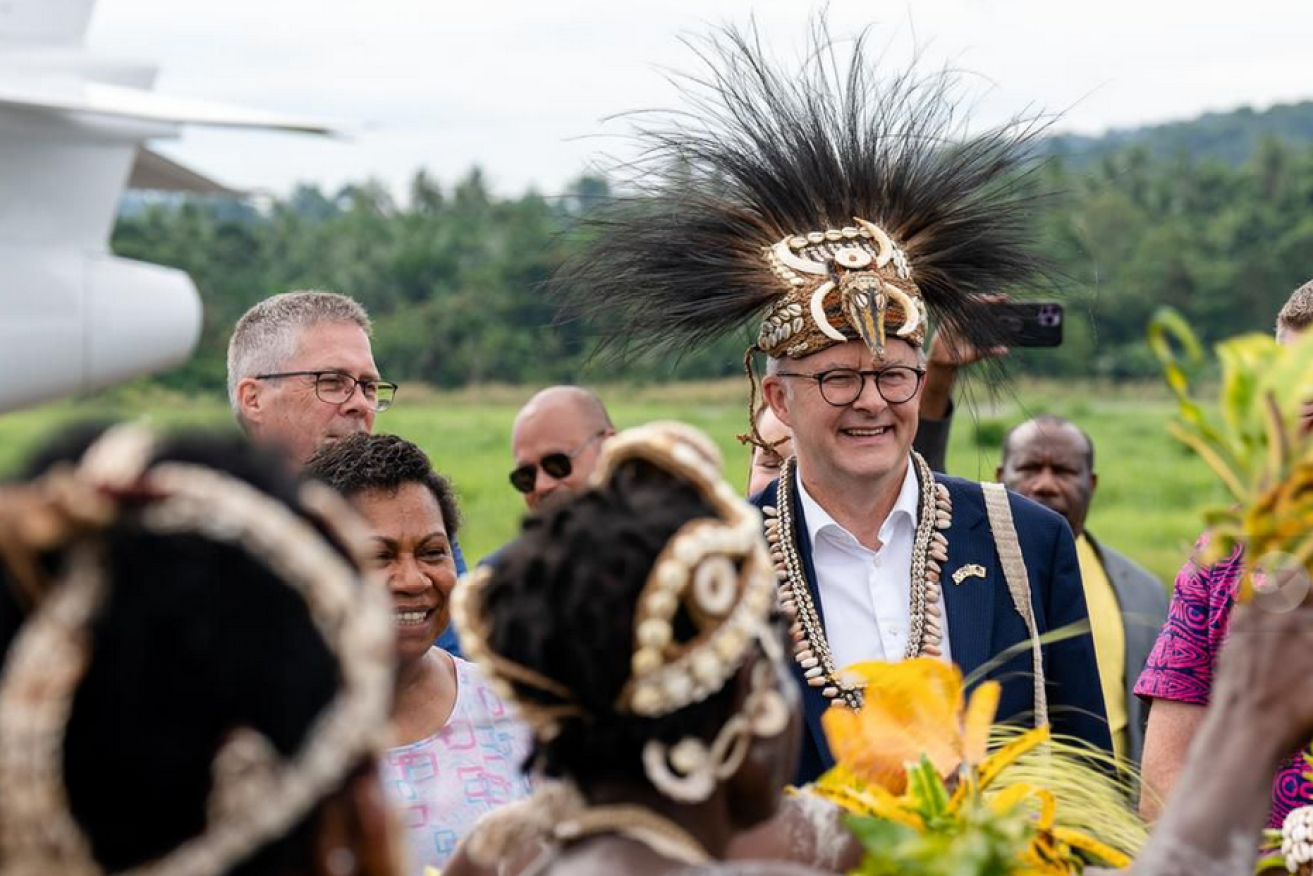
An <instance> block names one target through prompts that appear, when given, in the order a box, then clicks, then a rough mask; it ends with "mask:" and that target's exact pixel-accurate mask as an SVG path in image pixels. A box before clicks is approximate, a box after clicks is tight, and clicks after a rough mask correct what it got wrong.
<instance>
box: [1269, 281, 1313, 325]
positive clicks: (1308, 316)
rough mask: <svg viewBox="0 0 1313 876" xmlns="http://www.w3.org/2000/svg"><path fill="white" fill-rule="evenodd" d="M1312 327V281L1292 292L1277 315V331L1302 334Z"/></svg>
mask: <svg viewBox="0 0 1313 876" xmlns="http://www.w3.org/2000/svg"><path fill="white" fill-rule="evenodd" d="M1310 325H1313V280H1309V281H1308V282H1307V283H1305V284H1304V285H1303V286H1300V287H1299V288H1298V289H1296V290H1295V291H1294V292H1292V293H1290V298H1289V299H1287V300H1286V304H1285V306H1284V307H1282V308H1281V312H1280V313H1278V314H1277V331H1278V332H1280V331H1282V330H1285V331H1288V332H1302V331H1303V330H1304V329H1306V328H1308V327H1309V326H1310Z"/></svg>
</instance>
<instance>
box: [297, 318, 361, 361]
mask: <svg viewBox="0 0 1313 876" xmlns="http://www.w3.org/2000/svg"><path fill="white" fill-rule="evenodd" d="M295 359H296V362H297V365H298V366H301V367H305V368H341V369H342V370H344V371H350V372H364V371H373V370H374V352H373V349H372V348H371V347H370V343H369V335H367V334H365V330H364V329H362V328H361V327H360V326H358V325H356V324H355V323H351V322H317V323H314V324H312V325H308V326H305V327H304V328H302V329H301V330H300V331H299V332H297V335H296V354H295Z"/></svg>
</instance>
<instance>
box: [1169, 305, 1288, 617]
mask: <svg viewBox="0 0 1313 876" xmlns="http://www.w3.org/2000/svg"><path fill="white" fill-rule="evenodd" d="M1169 338H1175V339H1177V340H1178V341H1179V342H1180V344H1181V346H1182V348H1183V349H1184V351H1185V353H1186V355H1187V361H1188V362H1198V361H1199V360H1200V359H1201V358H1202V353H1201V351H1200V345H1199V342H1198V341H1197V340H1196V339H1195V337H1194V333H1193V332H1192V331H1191V330H1190V328H1189V326H1188V324H1187V323H1186V322H1185V320H1184V319H1183V318H1181V316H1180V315H1179V314H1176V313H1173V312H1170V311H1168V312H1164V313H1162V314H1159V316H1158V317H1157V319H1155V321H1154V323H1153V325H1152V327H1151V329H1150V343H1151V345H1152V346H1153V348H1154V350H1155V352H1156V353H1157V355H1158V356H1159V358H1160V360H1161V361H1162V362H1163V366H1164V368H1165V371H1166V375H1167V380H1168V383H1169V385H1170V386H1171V387H1172V389H1173V391H1174V392H1176V394H1177V396H1178V400H1179V404H1180V414H1179V416H1178V418H1177V420H1176V421H1175V422H1173V423H1171V424H1170V426H1169V428H1170V429H1171V431H1172V434H1173V435H1174V436H1176V438H1177V439H1179V440H1180V441H1181V442H1183V443H1184V444H1186V445H1187V446H1188V447H1189V448H1190V449H1191V450H1193V451H1194V452H1195V453H1197V454H1198V455H1199V456H1200V458H1202V459H1203V460H1204V462H1206V463H1207V464H1208V467H1209V468H1211V469H1212V471H1213V473H1214V474H1215V475H1216V476H1217V478H1218V479H1219V480H1220V481H1221V482H1222V483H1223V484H1224V485H1225V486H1226V489H1227V491H1228V493H1229V497H1230V499H1231V502H1230V503H1229V504H1227V505H1225V506H1221V507H1215V508H1210V509H1208V510H1207V511H1206V512H1205V520H1206V522H1207V523H1208V525H1209V527H1210V530H1211V533H1210V539H1209V544H1208V548H1207V555H1206V556H1205V557H1204V559H1205V561H1212V560H1217V559H1220V558H1221V557H1224V556H1227V555H1229V554H1230V553H1231V552H1232V551H1233V550H1234V549H1235V547H1236V545H1237V544H1243V545H1245V548H1246V563H1247V567H1248V570H1247V572H1246V575H1245V578H1244V580H1243V582H1242V585H1241V598H1242V599H1244V598H1246V597H1247V595H1248V594H1249V593H1250V592H1251V590H1252V587H1253V586H1254V585H1255V583H1256V582H1255V579H1254V577H1253V572H1254V571H1255V570H1256V569H1258V568H1262V567H1267V570H1268V571H1269V572H1273V571H1278V570H1280V571H1290V570H1292V569H1305V570H1307V569H1310V568H1313V435H1311V434H1310V433H1309V425H1310V422H1309V420H1308V417H1310V416H1313V408H1310V405H1313V397H1311V396H1313V333H1309V332H1305V333H1304V335H1303V336H1302V337H1300V338H1299V339H1298V341H1297V342H1294V343H1290V344H1288V345H1286V346H1282V345H1281V344H1278V343H1277V342H1276V341H1275V340H1274V339H1273V338H1271V337H1270V336H1268V335H1259V334H1254V335H1244V336H1241V337H1237V338H1232V339H1231V340H1228V341H1225V342H1223V343H1221V344H1218V345H1217V356H1218V359H1219V360H1220V361H1221V366H1222V381H1221V384H1220V387H1219V389H1218V404H1217V409H1216V411H1217V412H1216V414H1214V415H1211V416H1210V415H1209V414H1208V413H1207V412H1206V411H1205V409H1204V408H1203V407H1201V406H1200V405H1199V404H1198V403H1197V402H1196V401H1194V400H1193V399H1192V398H1191V397H1190V394H1189V390H1190V382H1189V378H1188V376H1187V375H1186V373H1185V371H1184V368H1183V364H1182V363H1181V362H1179V361H1178V359H1177V356H1176V354H1175V352H1174V350H1173V348H1172V346H1171V343H1170V341H1169Z"/></svg>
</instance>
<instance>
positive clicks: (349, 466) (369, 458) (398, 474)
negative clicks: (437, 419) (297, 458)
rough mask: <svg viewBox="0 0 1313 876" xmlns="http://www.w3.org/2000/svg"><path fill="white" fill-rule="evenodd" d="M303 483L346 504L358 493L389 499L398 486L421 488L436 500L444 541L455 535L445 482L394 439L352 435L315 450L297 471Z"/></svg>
mask: <svg viewBox="0 0 1313 876" xmlns="http://www.w3.org/2000/svg"><path fill="white" fill-rule="evenodd" d="M301 474H302V476H303V477H306V478H311V479H313V480H317V481H323V482H324V483H326V484H328V485H329V486H330V487H332V488H333V489H335V490H337V491H338V492H339V493H341V494H342V495H343V496H346V497H347V498H350V497H352V496H354V495H355V494H356V493H359V492H362V491H364V490H385V491H388V492H392V493H395V492H396V491H397V490H398V489H399V488H400V487H401V486H402V485H403V484H423V485H424V486H426V487H428V488H429V491H430V492H431V493H433V498H435V499H437V500H438V508H440V509H441V510H442V521H443V523H445V524H446V525H447V537H448V538H455V537H456V532H457V531H458V530H459V529H460V523H461V519H460V508H459V507H458V506H457V504H456V491H455V490H454V489H452V486H451V482H450V481H448V480H447V479H446V478H444V477H443V476H442V475H440V474H438V473H437V472H435V471H434V470H433V464H432V463H431V462H429V458H428V455H427V454H425V453H424V451H423V450H420V449H419V447H418V446H417V445H415V444H412V443H411V442H409V441H407V440H406V439H405V438H400V437H398V436H396V435H366V434H365V433H364V432H357V433H355V434H353V435H348V436H347V437H345V438H341V439H339V440H337V441H334V442H332V443H330V444H325V445H324V446H323V447H320V448H319V449H318V450H317V451H315V454H314V455H313V456H311V457H310V459H309V461H307V462H306V464H305V468H304V469H302V471H301Z"/></svg>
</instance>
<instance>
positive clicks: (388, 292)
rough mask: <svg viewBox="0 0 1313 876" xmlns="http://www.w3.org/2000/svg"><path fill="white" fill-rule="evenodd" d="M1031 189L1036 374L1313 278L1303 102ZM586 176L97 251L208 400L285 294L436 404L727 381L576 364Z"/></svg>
mask: <svg viewBox="0 0 1313 876" xmlns="http://www.w3.org/2000/svg"><path fill="white" fill-rule="evenodd" d="M1046 153H1047V154H1046V157H1045V158H1044V159H1043V163H1042V165H1041V167H1040V169H1039V171H1038V172H1037V173H1036V174H1035V175H1034V177H1033V179H1034V184H1035V185H1036V186H1037V189H1038V190H1042V191H1043V192H1046V193H1052V194H1050V195H1049V196H1047V197H1046V198H1044V199H1043V201H1042V203H1043V204H1044V206H1043V208H1042V211H1041V212H1040V213H1039V214H1038V215H1037V216H1036V220H1037V225H1038V227H1039V230H1040V234H1041V240H1042V245H1043V247H1044V251H1045V252H1046V254H1047V255H1048V256H1049V257H1050V258H1051V259H1052V260H1053V261H1054V263H1055V265H1056V267H1057V269H1058V273H1059V274H1060V276H1061V277H1062V281H1061V283H1060V284H1059V285H1060V287H1061V288H1056V289H1054V290H1053V294H1054V295H1055V296H1058V295H1060V296H1061V297H1062V298H1064V299H1065V300H1066V301H1067V302H1068V312H1069V319H1068V325H1067V341H1066V343H1065V344H1064V346H1063V347H1062V348H1060V349H1059V350H1057V351H1047V352H1043V353H1033V354H1030V355H1025V356H1020V357H1018V364H1019V365H1020V366H1021V367H1022V368H1023V369H1030V370H1034V371H1039V372H1042V373H1045V374H1057V375H1082V376H1105V377H1111V378H1132V377H1140V376H1146V375H1149V374H1153V373H1156V369H1155V367H1154V365H1153V363H1152V361H1151V357H1150V355H1149V353H1148V351H1147V349H1146V347H1145V344H1144V327H1145V323H1146V321H1147V320H1148V318H1149V315H1150V314H1151V313H1152V312H1153V311H1154V309H1155V308H1157V307H1158V306H1159V305H1162V304H1170V305H1172V306H1174V307H1176V308H1178V309H1179V310H1181V311H1182V312H1183V313H1185V315H1186V316H1187V317H1188V318H1189V319H1190V320H1191V321H1192V322H1193V324H1194V325H1195V326H1196V328H1197V329H1198V330H1199V332H1200V333H1201V335H1202V336H1203V337H1204V338H1205V339H1208V340H1212V339H1217V338H1220V337H1224V336H1227V335H1231V334H1234V333H1236V332H1238V331H1242V330H1249V329H1253V330H1261V331H1266V330H1269V329H1270V326H1271V324H1272V320H1273V317H1274V315H1275V313H1276V310H1277V308H1278V307H1279V306H1280V304H1281V302H1282V301H1284V300H1285V298H1286V296H1287V295H1288V294H1289V293H1290V291H1291V290H1292V289H1294V288H1295V287H1296V286H1297V285H1299V284H1300V283H1302V282H1304V281H1305V280H1307V279H1309V278H1310V277H1313V103H1304V104H1299V105H1297V106H1294V107H1277V108H1274V109H1272V110H1269V111H1267V112H1264V113H1255V112H1252V111H1249V110H1241V111H1237V112H1236V113H1230V114H1226V115H1208V116H1204V117H1201V118H1200V119H1198V120H1195V121H1194V122H1188V123H1178V124H1173V125H1164V126H1160V127H1157V128H1152V129H1142V130H1140V131H1138V132H1131V133H1127V132H1118V133H1114V134H1110V135H1109V136H1108V137H1106V138H1101V139H1099V140H1088V139H1086V140H1082V139H1080V138H1071V137H1066V138H1062V137H1059V138H1054V139H1053V140H1051V141H1050V142H1049V143H1048V144H1047V145H1046ZM608 193H609V192H608V187H607V183H606V181H605V180H602V179H599V178H595V177H584V178H581V179H579V180H577V181H576V182H574V183H573V184H572V185H570V186H569V187H568V189H567V191H566V192H565V193H564V194H563V195H560V196H557V197H545V196H543V195H541V194H538V193H535V192H529V193H526V194H523V195H521V196H519V197H511V198H505V197H497V196H495V195H493V194H492V193H490V191H489V189H488V187H487V185H486V184H485V181H484V179H483V177H482V175H481V173H480V172H479V170H478V169H474V170H471V171H470V172H469V173H468V174H467V175H466V176H465V177H464V178H463V179H462V180H460V181H459V182H458V183H457V184H455V185H454V186H451V187H449V188H444V187H442V186H439V185H437V184H436V183H435V182H434V181H433V180H432V179H431V178H430V177H429V176H427V175H426V174H424V173H423V172H421V173H418V174H416V176H415V177H414V179H413V180H412V183H411V186H410V191H409V192H408V194H407V196H406V197H405V198H404V199H403V200H401V201H400V202H399V201H398V200H397V199H395V198H393V197H392V195H391V194H390V193H389V192H388V191H386V190H385V189H384V188H383V187H382V186H380V185H378V184H375V183H371V182H365V183H362V184H360V185H352V186H347V187H344V188H343V189H341V190H340V191H337V192H333V193H328V192H324V191H321V190H320V189H318V188H316V187H313V186H302V187H301V188H298V189H297V190H296V191H295V192H293V193H292V194H291V195H290V196H289V197H287V198H283V199H276V200H274V201H272V203H269V204H267V205H262V206H261V208H260V209H256V208H255V207H253V206H251V205H248V204H243V203H238V202H231V201H228V202H214V201H207V200H203V199H182V200H177V199H146V200H144V201H141V200H139V201H137V202H136V204H135V206H134V209H132V210H131V211H125V212H124V214H123V215H121V217H120V220H119V223H118V226H117V228H116V231H115V235H114V240H113V247H114V250H115V252H116V253H118V254H119V255H122V256H126V257H129V258H140V259H144V260H148V261H153V262H159V263H162V264H167V265H172V266H175V267H178V268H181V269H183V270H186V271H187V272H189V273H190V274H191V276H192V277H193V279H194V280H195V281H196V284H197V286H198V287H199V289H200V291H201V295H202V298H203V300H204V304H205V326H204V330H203V337H202V340H201V344H200V348H199V350H198V352H197V355H196V356H195V357H194V358H193V360H192V361H191V362H190V363H188V364H187V365H186V366H184V367H183V368H181V369H179V370H177V371H175V372H173V373H171V374H168V375H165V376H163V377H162V378H160V379H161V380H162V381H163V382H165V383H167V384H170V385H172V386H175V387H178V388H182V389H188V390H193V389H201V388H214V389H216V390H217V389H218V388H219V387H221V386H222V384H223V369H224V364H223V353H224V347H225V344H226V342H227V336H228V333H229V331H230V330H231V327H232V324H233V322H234V321H235V320H236V318H237V317H238V316H239V315H240V314H241V313H242V312H243V311H244V310H245V309H246V308H247V307H249V306H250V305H251V304H252V303H254V302H255V301H257V300H259V299H261V298H263V297H265V296H268V295H271V294H273V293H275V292H281V291H286V290H289V289H298V288H320V289H333V290H338V291H342V292H345V293H347V294H350V295H352V296H354V297H355V298H357V299H358V300H360V301H361V302H362V303H364V304H365V305H366V306H367V307H368V308H369V310H370V312H371V313H372V314H373V315H374V317H375V320H376V324H377V330H376V341H375V350H376V356H377V358H378V359H379V361H380V364H381V365H382V367H383V369H384V371H385V373H386V374H387V376H389V377H391V378H394V379H402V380H422V381H426V382H430V383H433V384H436V385H440V386H457V385H464V384H469V383H485V382H506V383H543V382H548V381H555V380H566V379H593V380H597V379H602V378H606V379H614V378H617V377H630V378H634V379H639V380H645V381H650V380H662V379H671V378H684V377H689V378H691V377H714V376H723V375H728V374H733V373H737V372H738V370H739V369H740V368H741V367H742V366H741V361H742V360H741V357H742V350H743V348H744V346H745V343H746V340H745V338H744V337H736V338H727V339H726V340H725V341H724V342H723V343H722V344H720V345H719V346H718V347H716V348H714V349H709V350H706V351H704V352H703V353H700V354H698V355H697V356H694V357H689V358H688V359H686V360H683V361H681V362H678V363H666V362H662V363H652V362H637V363H627V364H623V365H617V364H616V363H614V362H605V363H596V362H594V363H592V364H591V365H589V364H587V363H588V362H589V353H590V351H591V349H592V348H591V340H590V335H589V332H588V330H587V327H586V326H584V325H582V324H580V323H578V322H575V321H571V320H569V319H568V318H562V315H561V314H559V313H558V312H557V309H556V307H555V305H554V303H553V302H552V301H551V300H549V299H548V298H547V297H546V296H545V295H544V294H543V291H542V285H543V282H544V281H545V280H546V279H547V278H548V277H549V276H550V275H551V273H552V271H553V270H554V268H555V267H556V266H557V265H559V264H560V262H561V260H562V259H563V258H564V257H565V256H566V254H567V253H568V251H569V248H570V247H571V246H578V245H580V244H579V242H578V240H577V236H575V235H572V234H571V233H570V232H571V230H572V229H573V228H574V226H575V225H576V223H577V222H578V220H579V219H580V217H581V216H583V215H584V214H585V213H586V211H587V210H588V209H590V207H591V206H592V205H593V204H595V203H597V202H598V201H599V199H602V198H605V197H607V195H608Z"/></svg>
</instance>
